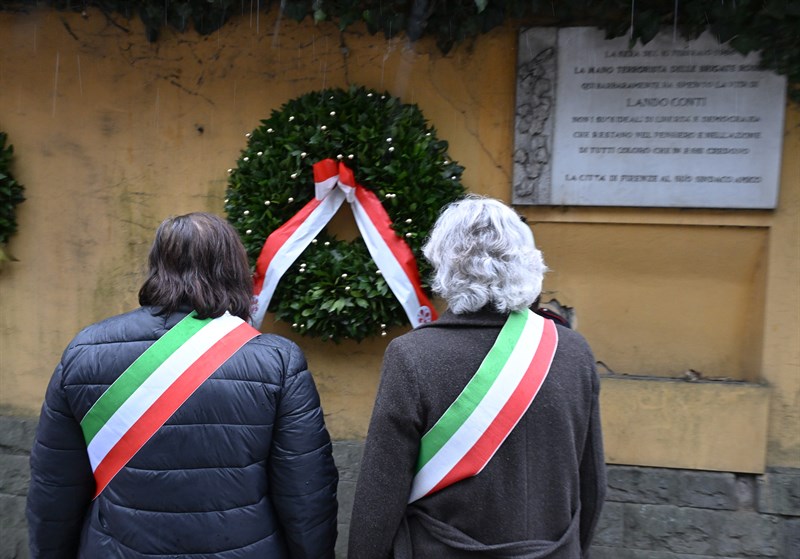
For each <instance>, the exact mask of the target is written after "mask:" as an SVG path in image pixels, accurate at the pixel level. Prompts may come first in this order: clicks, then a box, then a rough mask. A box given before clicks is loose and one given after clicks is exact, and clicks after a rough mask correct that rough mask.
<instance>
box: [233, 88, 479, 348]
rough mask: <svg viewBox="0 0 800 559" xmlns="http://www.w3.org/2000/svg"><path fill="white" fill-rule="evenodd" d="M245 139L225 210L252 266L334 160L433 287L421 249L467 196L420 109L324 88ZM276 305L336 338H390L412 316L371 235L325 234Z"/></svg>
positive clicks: (302, 328)
mask: <svg viewBox="0 0 800 559" xmlns="http://www.w3.org/2000/svg"><path fill="white" fill-rule="evenodd" d="M246 136H247V137H248V142H247V147H246V148H245V149H244V150H243V151H242V153H241V155H240V157H239V159H238V161H237V166H236V168H233V169H229V170H228V173H229V179H228V189H227V198H226V200H225V211H226V213H227V216H228V220H229V221H230V223H231V224H233V226H234V227H235V228H236V229H237V231H238V232H239V234H240V235H241V238H242V241H243V242H244V245H245V248H246V249H247V253H248V256H249V258H250V261H251V264H253V265H254V264H255V261H256V259H257V257H258V255H259V253H260V251H261V248H262V246H263V244H264V241H265V239H266V238H267V237H268V236H269V235H270V233H272V232H273V231H274V230H275V229H277V228H278V227H280V226H281V225H282V224H284V223H285V222H286V221H287V220H288V219H289V218H291V217H292V216H293V215H294V214H296V213H297V212H298V211H299V210H300V209H301V208H302V207H303V206H304V205H305V204H306V203H307V202H308V201H309V200H311V198H312V197H313V196H314V178H313V171H312V166H313V164H314V163H316V162H317V161H320V160H322V159H326V158H333V159H338V160H341V161H344V162H345V163H346V164H347V166H349V167H350V168H351V169H352V170H353V172H354V174H355V178H356V180H357V181H358V182H359V183H360V184H361V185H362V186H364V187H365V188H367V189H370V190H372V191H373V192H375V194H376V195H377V196H378V198H379V199H380V200H381V202H382V204H383V206H384V208H385V209H386V212H387V213H388V214H389V217H390V218H391V219H392V227H393V228H394V230H395V231H396V232H397V234H398V235H400V236H401V237H402V238H403V239H404V240H405V241H406V242H407V243H408V245H409V247H410V248H411V250H412V251H413V252H414V255H415V257H416V259H417V265H418V266H419V269H420V275H421V277H422V279H423V288H424V289H426V290H427V289H428V285H427V282H426V279H425V278H426V277H427V276H428V274H429V272H430V268H429V265H428V263H427V262H426V261H425V259H424V258H423V257H422V254H421V247H422V244H423V243H424V241H425V239H426V237H427V235H428V232H429V231H430V228H431V227H432V226H433V223H434V222H435V221H436V218H437V217H438V215H439V212H440V210H441V208H442V207H443V206H445V205H446V204H448V203H449V202H452V201H453V200H455V199H457V198H459V197H460V196H462V195H463V194H464V187H463V186H462V184H461V174H462V172H463V170H464V168H463V167H462V166H460V165H458V164H457V163H456V162H455V161H453V160H452V159H451V158H450V157H449V156H448V154H447V149H448V143H447V142H446V141H444V140H440V139H438V138H437V137H436V131H435V129H434V128H433V127H432V126H431V125H430V124H429V123H428V122H427V121H426V119H425V118H424V116H423V114H422V112H421V111H420V109H419V108H418V107H417V106H416V105H413V104H405V103H402V102H401V101H400V100H399V99H398V98H396V97H393V96H391V95H389V94H388V93H379V92H377V91H374V90H369V89H365V88H355V87H351V88H349V89H348V90H343V89H325V90H321V91H315V92H311V93H308V94H305V95H302V96H300V97H297V98H295V99H293V100H291V101H289V102H287V103H286V104H284V105H283V106H281V108H280V109H279V110H276V111H273V112H272V114H271V116H270V118H269V119H267V120H263V121H261V125H260V126H259V127H258V128H256V129H255V130H253V132H251V133H249V134H247V135H246ZM345 211H347V210H345ZM268 310H269V311H270V312H273V313H275V317H276V318H277V319H278V320H282V321H284V322H287V323H288V324H291V326H292V328H293V329H294V330H295V331H297V332H299V333H301V334H303V335H306V336H311V337H319V338H321V339H323V340H333V341H337V342H338V341H340V340H342V339H353V340H358V341H360V340H363V339H365V338H367V337H370V336H375V335H383V336H385V335H386V333H387V330H388V329H389V328H391V327H392V326H399V325H403V324H407V322H408V320H407V317H406V315H405V313H404V311H403V308H402V307H401V305H400V303H399V302H398V301H397V299H396V298H395V297H394V295H393V294H392V293H391V291H390V290H389V287H388V285H387V284H386V281H385V280H384V279H383V277H382V276H381V274H380V270H378V268H377V266H376V265H375V262H374V261H373V260H372V258H371V256H370V255H369V252H368V251H367V247H366V245H365V244H364V242H363V240H362V239H361V238H357V239H355V240H353V241H345V240H341V239H338V238H337V237H336V236H335V235H334V234H333V233H331V232H329V231H327V230H323V232H322V233H320V235H319V236H318V237H317V238H316V239H315V240H314V241H313V242H312V244H311V245H309V247H308V248H307V249H306V250H305V252H304V253H303V254H302V255H301V256H300V257H299V258H298V259H297V260H296V261H295V263H294V264H293V265H292V267H291V268H289V270H288V271H287V272H286V274H284V276H283V278H282V279H281V281H280V283H279V284H278V287H277V289H276V291H275V295H274V296H273V298H272V301H271V302H270V306H269V309H268Z"/></svg>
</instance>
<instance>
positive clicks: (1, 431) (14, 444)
mask: <svg viewBox="0 0 800 559" xmlns="http://www.w3.org/2000/svg"><path fill="white" fill-rule="evenodd" d="M38 421H39V420H38V418H33V417H14V416H8V415H0V452H3V453H4V454H30V452H31V447H32V446H33V437H34V435H35V434H36V424H37V423H38Z"/></svg>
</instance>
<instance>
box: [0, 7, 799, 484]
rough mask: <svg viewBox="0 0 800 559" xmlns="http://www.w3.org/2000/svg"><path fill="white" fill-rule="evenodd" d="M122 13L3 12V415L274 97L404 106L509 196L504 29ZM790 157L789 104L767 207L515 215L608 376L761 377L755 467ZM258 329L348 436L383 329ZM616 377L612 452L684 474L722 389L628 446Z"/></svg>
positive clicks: (791, 215) (788, 369)
mask: <svg viewBox="0 0 800 559" xmlns="http://www.w3.org/2000/svg"><path fill="white" fill-rule="evenodd" d="M119 23H120V24H122V25H123V26H125V27H127V28H129V29H130V32H125V31H123V30H122V29H120V28H119V27H118V26H115V25H112V24H111V23H110V22H109V21H107V20H106V19H105V18H104V17H103V16H101V15H100V14H98V13H97V12H93V11H90V12H89V14H88V17H87V18H82V17H80V15H78V14H70V13H61V12H55V11H40V12H34V13H32V14H27V15H25V14H10V13H3V12H0V130H3V131H6V132H7V133H8V134H9V139H10V142H11V143H13V144H14V147H15V153H16V158H15V167H14V171H15V176H16V178H17V179H18V180H19V181H20V182H21V183H23V184H24V185H25V187H26V197H27V201H26V202H25V203H24V204H22V205H21V206H19V225H20V230H19V233H18V234H17V235H16V236H15V237H14V238H13V239H12V242H11V244H10V246H9V249H10V251H11V253H12V254H13V255H14V256H16V257H17V258H18V259H19V261H18V262H14V263H12V264H10V265H7V266H5V268H4V269H3V270H2V272H0V313H1V314H2V316H0V406H2V407H3V408H5V409H6V410H10V411H12V412H20V413H35V412H36V411H37V410H38V408H39V405H40V403H41V399H42V396H43V393H44V388H45V386H46V383H47V380H48V378H49V375H50V373H51V372H52V369H53V367H54V366H55V364H56V362H57V361H58V357H59V355H60V352H61V351H62V350H63V348H64V346H65V345H66V344H67V342H68V341H69V340H70V339H71V338H72V336H73V335H74V334H75V333H76V332H77V330H78V329H79V328H81V327H82V326H84V325H86V324H89V323H91V322H93V321H96V320H98V319H101V318H103V317H105V316H108V315H110V314H114V313H117V312H122V311H124V310H127V309H130V308H132V307H133V306H134V305H135V304H136V292H137V290H138V286H139V283H140V281H141V279H142V271H143V265H144V260H145V255H146V253H147V249H148V246H149V243H150V241H151V239H152V234H153V232H154V229H155V227H156V226H157V225H158V223H159V222H160V221H161V220H162V219H163V218H164V217H166V216H168V215H171V214H178V213H184V212H188V211H194V210H206V211H214V212H217V213H222V205H223V202H222V200H223V198H224V190H225V185H226V172H225V171H226V169H227V168H228V167H231V166H233V164H234V163H235V161H236V159H237V157H238V155H239V152H240V150H241V149H243V148H244V147H245V143H246V139H245V137H244V134H245V133H246V132H249V131H251V130H252V129H253V128H255V127H256V126H258V124H259V120H260V119H262V118H265V117H267V116H269V114H270V112H271V111H272V110H274V109H277V108H279V106H280V105H281V104H282V103H284V102H285V101H287V100H289V99H291V98H293V97H296V96H298V95H301V94H303V93H306V92H308V91H312V90H316V89H320V88H323V87H332V86H347V85H349V84H353V85H363V86H366V87H370V88H375V89H379V90H383V89H385V90H388V91H389V92H390V93H391V94H393V95H396V96H399V97H400V98H401V99H402V100H403V101H405V102H412V103H416V104H418V105H419V107H420V108H421V109H422V111H423V112H424V114H425V115H426V117H427V118H428V119H429V120H430V121H431V122H432V124H433V125H434V126H435V127H436V128H437V131H438V134H439V136H440V137H441V138H444V139H447V140H448V141H449V142H450V155H451V156H452V157H453V158H454V159H455V160H457V161H459V162H460V163H461V164H463V165H464V166H465V167H466V171H465V173H464V177H463V180H464V183H465V184H466V186H467V187H468V188H469V189H470V190H472V191H473V192H478V193H484V194H489V195H493V196H496V197H499V198H502V199H504V200H506V201H508V200H509V199H510V184H511V154H512V131H513V118H514V91H515V62H516V60H515V59H516V40H517V37H516V30H515V29H513V28H510V27H509V28H506V29H501V30H496V31H494V32H492V33H490V34H489V35H486V36H484V37H481V38H480V39H479V40H478V41H477V43H476V44H475V45H474V48H470V47H468V46H466V45H465V46H462V47H460V48H458V49H456V50H455V51H454V52H452V53H451V54H449V55H448V56H443V55H441V54H440V53H439V52H438V51H437V50H436V48H435V46H434V45H433V44H432V43H431V42H427V41H422V42H419V43H416V44H414V45H409V44H408V43H407V42H406V41H405V40H404V39H395V40H392V41H388V42H387V41H385V40H384V39H383V37H382V36H370V35H369V34H367V33H365V32H361V31H358V30H357V29H356V30H352V31H348V32H347V33H345V34H343V35H340V34H339V32H338V31H337V29H336V28H335V26H333V25H329V24H325V25H320V26H314V25H313V24H312V23H311V22H304V23H301V24H298V23H295V22H293V21H288V20H280V19H277V18H276V14H275V13H274V11H273V12H272V13H270V14H269V15H263V14H262V15H261V16H260V17H259V18H257V19H255V18H253V19H252V20H251V19H250V18H247V17H245V18H243V19H241V20H235V21H233V22H232V23H230V24H228V25H226V26H224V27H223V28H222V29H221V30H220V31H219V32H217V33H214V34H212V35H210V36H208V37H199V36H197V35H195V34H194V33H192V32H189V33H185V34H178V35H172V34H170V33H166V34H165V35H164V36H163V38H162V39H161V40H160V41H159V42H157V43H154V44H150V43H147V42H146V40H145V38H144V34H143V32H142V30H141V28H140V25H139V24H138V22H135V21H133V22H128V21H119ZM201 127H202V129H203V132H202V133H200V131H199V128H201ZM798 154H800V110H799V109H798V107H797V106H790V107H789V109H788V110H787V121H786V137H785V146H784V158H783V160H784V162H783V169H782V184H781V194H780V205H779V208H778V209H777V210H776V211H774V212H766V211H736V212H734V211H730V212H725V211H711V210H666V209H661V210H658V209H632V208H628V209H618V208H604V209H598V208H567V209H565V208H532V207H525V208H519V210H520V211H521V212H522V213H523V214H525V215H526V217H527V218H528V219H529V221H530V222H531V223H533V227H534V234H535V236H536V238H537V242H538V244H539V246H540V247H541V248H542V250H543V251H544V253H545V258H546V260H547V262H548V264H549V265H550V267H551V268H552V272H551V274H550V275H549V276H548V278H547V279H546V283H545V290H546V292H547V293H548V294H552V295H553V296H555V297H557V298H558V299H559V300H560V301H561V302H563V303H566V304H568V305H571V306H573V307H575V309H576V311H577V316H578V329H579V330H580V331H581V332H582V333H583V334H584V335H585V336H586V337H587V339H588V340H589V342H590V343H591V344H592V346H593V348H594V350H595V353H596V354H597V358H598V359H599V360H601V361H602V362H603V364H604V365H605V366H606V367H608V369H609V370H611V371H613V372H614V373H615V375H652V376H657V377H658V376H663V377H680V376H681V375H682V374H683V373H684V372H685V371H686V370H687V369H694V370H696V371H699V372H700V373H701V374H702V375H703V376H705V377H715V378H728V379H733V380H736V381H749V382H751V383H764V384H766V385H767V388H766V389H765V390H767V391H768V394H769V396H768V397H765V396H762V395H763V394H764V391H763V390H762V389H759V388H757V387H756V388H754V390H756V391H757V394H759V396H757V397H755V398H756V399H759V398H760V399H759V400H758V401H759V402H763V404H761V405H760V407H758V406H756V407H757V408H758V409H756V410H755V411H754V412H753V414H755V415H756V416H758V417H759V418H764V417H765V414H764V410H765V409H766V408H767V407H768V411H769V420H768V422H767V421H766V419H764V421H762V423H763V428H761V429H760V431H759V433H755V434H754V435H753V437H754V439H753V440H754V441H755V442H754V444H755V445H756V446H758V445H760V447H761V448H759V449H756V450H755V451H754V452H757V453H758V454H759V457H760V458H759V460H760V463H761V464H763V463H764V462H765V458H764V456H766V463H767V464H769V465H775V466H795V467H797V466H800V440H798V439H799V438H800V437H799V436H798V433H800V406H798V400H800V365H798V364H799V363H800V312H798V311H800V287H799V286H798V283H800V282H798V278H800V244H799V243H800V240H799V239H800V224H799V221H800V219H799V218H798V216H800V158H798V157H797V155H798ZM265 324H266V323H265ZM274 329H275V331H277V332H279V333H282V334H285V335H287V336H289V337H291V338H293V339H295V340H296V341H298V342H299V343H300V344H301V345H302V346H303V348H304V349H305V350H306V353H307V356H308V359H309V363H310V366H311V368H312V370H313V372H314V374H315V378H316V379H317V383H318V385H319V388H320V392H321V395H322V399H323V405H324V408H325V411H326V415H327V418H328V423H329V426H330V428H331V431H332V434H333V435H334V437H336V438H360V437H363V436H364V434H365V431H366V424H367V421H368V418H369V413H370V410H371V406H372V399H373V396H374V392H375V388H376V385H377V379H378V370H379V367H380V360H381V355H382V352H383V349H384V348H385V345H386V343H387V339H375V340H369V341H366V342H363V343H361V344H355V343H343V344H341V345H338V346H337V345H332V344H330V343H323V342H319V341H316V340H307V339H305V338H302V337H298V336H296V335H294V334H292V333H291V332H289V331H288V330H287V328H286V327H285V325H281V324H277V325H275V327H274ZM399 333H401V331H400V330H397V331H392V332H390V334H391V336H394V335H397V334H399ZM391 336H390V337H391ZM603 370H605V369H603ZM616 378H617V377H614V378H613V379H611V380H608V381H604V389H603V390H604V401H603V406H604V410H605V409H608V417H609V420H608V421H606V424H607V425H608V429H607V433H606V438H607V445H608V446H609V450H610V453H609V456H612V457H613V456H624V458H621V459H620V460H621V461H626V462H632V463H648V462H647V460H650V459H651V458H648V459H647V460H645V457H646V456H649V457H652V456H654V455H657V454H658V453H654V452H652V451H653V450H654V448H653V447H655V446H666V447H671V446H674V444H673V443H675V441H677V443H678V444H680V448H679V449H678V450H676V453H678V454H681V455H682V456H685V458H684V459H680V460H677V462H675V464H677V465H678V466H681V465H683V466H685V467H703V464H702V463H701V464H700V465H699V466H698V465H697V463H696V462H693V461H692V458H691V457H692V456H693V455H694V454H696V453H695V452H694V448H696V447H697V445H701V446H702V444H703V441H704V440H706V439H707V438H708V437H715V438H719V437H720V436H722V437H724V436H726V435H729V434H731V429H732V428H733V426H732V425H730V424H729V423H728V422H726V421H725V419H724V418H725V417H727V416H726V415H725V414H724V413H719V414H714V413H713V410H714V407H715V406H717V407H719V409H721V410H722V409H728V408H729V406H730V405H731V402H732V401H734V400H735V399H734V400H732V399H731V397H717V396H716V395H715V392H714V390H713V389H710V390H709V389H706V390H703V391H702V393H701V392H699V391H698V392H694V393H692V394H693V396H694V398H693V400H692V402H693V404H692V405H693V406H695V407H696V409H698V410H699V409H703V410H705V411H704V414H703V417H704V418H707V417H708V416H710V417H712V418H713V417H717V418H718V419H719V424H717V425H716V429H715V430H713V433H712V434H710V435H709V434H707V433H706V434H704V433H699V434H697V435H696V436H693V438H691V439H690V441H688V442H686V441H683V442H681V441H680V439H679V438H676V437H673V439H670V440H667V441H665V440H664V439H663V437H662V438H661V439H653V441H652V442H650V443H649V445H648V443H647V437H646V436H645V437H644V441H645V442H642V441H637V445H639V446H641V445H642V444H644V447H645V448H644V449H643V450H642V452H638V451H636V449H635V447H634V445H632V444H631V443H629V442H626V437H625V434H624V432H621V430H620V429H619V428H617V427H616V426H617V425H619V423H618V422H619V421H622V422H623V423H624V422H625V421H626V418H627V420H628V421H641V416H637V415H627V416H626V415H625V413H624V410H626V409H628V407H627V406H629V404H630V401H631V399H634V400H637V401H644V400H646V399H647V397H648V396H650V395H651V393H650V392H648V389H647V388H646V387H645V386H643V385H642V384H641V383H640V384H638V385H635V387H634V388H630V386H629V385H628V384H625V390H622V389H619V388H616V387H615V386H616V385H614V383H613V382H612V380H614V379H616ZM674 384H675V383H674V381H665V382H664V383H662V384H660V385H659V386H672V385H674ZM692 386H694V385H692ZM684 388H685V386H681V387H680V389H679V390H683V389H684ZM659 390H661V388H659ZM665 390H668V391H669V390H670V389H669V388H666V389H665ZM670 394H671V395H672V396H673V397H674V396H676V395H679V393H677V392H674V391H673V392H670ZM736 394H737V395H738V394H739V393H738V392H737V393H736ZM753 394H756V392H753ZM737 397H739V396H737ZM668 400H669V399H668V398H666V397H665V399H664V401H668ZM633 407H636V406H633ZM638 407H639V408H641V406H638ZM621 410H623V411H621ZM709 410H710V413H709ZM621 413H622V415H620V414H621ZM612 420H613V421H612ZM704 437H705V438H704ZM648 446H649V447H650V448H649V449H648V448H647V447H648ZM631 450H632V452H631ZM620 453H621V454H620ZM737 453H738V454H736V453H735V454H734V456H733V457H732V459H731V461H732V462H731V463H733V464H736V463H737V460H738V462H739V463H741V464H744V463H745V462H747V463H748V464H752V463H754V462H753V460H751V459H750V457H749V456H744V455H747V454H748V451H747V450H739V451H737ZM673 454H674V453H673ZM671 456H672V455H671ZM737 456H738V457H739V458H737ZM673 458H674V456H673ZM745 458H747V460H745ZM659 460H660V459H659ZM675 464H673V463H672V462H671V463H670V464H669V465H675ZM664 465H667V464H664ZM750 467H751V469H752V468H753V467H755V466H750ZM732 468H733V469H735V466H733V467H732ZM742 468H743V466H742ZM756 469H757V467H756ZM746 471H750V470H746Z"/></svg>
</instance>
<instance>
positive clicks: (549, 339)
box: [427, 320, 558, 495]
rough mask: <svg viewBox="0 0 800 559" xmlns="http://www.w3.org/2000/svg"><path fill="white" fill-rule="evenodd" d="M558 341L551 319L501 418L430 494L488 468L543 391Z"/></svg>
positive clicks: (497, 418)
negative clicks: (487, 465) (542, 387)
mask: <svg viewBox="0 0 800 559" xmlns="http://www.w3.org/2000/svg"><path fill="white" fill-rule="evenodd" d="M557 342H558V335H557V333H556V327H555V325H554V324H553V322H552V321H551V320H545V321H544V326H543V330H542V338H541V341H540V343H539V347H538V348H537V349H536V353H535V354H534V356H533V359H532V360H531V364H530V365H529V366H528V369H527V370H526V371H525V374H524V375H523V377H522V380H521V381H520V383H519V387H518V388H517V390H515V391H514V393H513V394H512V395H511V397H510V398H509V399H508V401H507V402H506V403H505V405H504V406H503V408H502V409H501V410H500V413H498V414H497V417H496V418H495V419H494V421H493V422H492V423H491V425H489V427H488V428H487V429H486V431H485V432H484V433H483V435H481V437H480V438H479V439H478V440H477V441H476V442H475V444H474V445H473V446H472V448H471V449H469V451H467V453H466V454H465V455H464V457H463V458H462V459H461V460H460V461H459V462H458V463H457V464H456V465H455V466H453V469H452V470H450V472H449V473H448V474H447V475H446V476H445V477H444V478H442V481H440V482H439V483H438V484H436V486H435V487H434V488H433V489H431V490H430V491H428V493H427V494H428V495H430V494H432V493H435V492H436V491H439V490H440V489H443V488H445V487H447V486H448V485H452V484H453V483H455V482H457V481H460V480H462V479H465V478H468V477H470V476H474V475H476V474H478V473H479V472H480V471H481V470H482V469H483V468H484V466H486V464H487V462H489V460H490V459H491V458H492V456H494V453H495V452H497V449H498V448H500V445H501V444H503V441H505V439H506V437H508V435H509V433H511V430H512V429H514V427H515V426H516V424H517V423H518V422H519V420H520V419H521V418H522V416H523V415H524V414H525V411H526V410H527V409H528V407H529V406H530V405H531V402H532V401H533V399H534V398H535V397H536V393H537V392H538V391H539V388H541V386H542V383H543V382H544V378H545V376H546V375H547V372H548V371H549V370H550V364H551V363H552V360H553V355H554V349H555V346H556V343H557Z"/></svg>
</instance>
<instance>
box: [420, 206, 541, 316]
mask: <svg viewBox="0 0 800 559" xmlns="http://www.w3.org/2000/svg"><path fill="white" fill-rule="evenodd" d="M422 251H423V254H424V255H425V258H427V259H428V261H429V262H430V263H431V264H432V265H433V268H434V277H433V282H432V285H431V287H432V289H433V291H434V293H436V294H438V295H439V296H441V297H442V298H443V299H444V300H445V301H447V304H448V306H449V308H450V310H451V311H452V312H454V313H456V314H463V313H468V312H474V311H477V310H479V309H481V308H483V307H485V306H487V305H491V306H492V307H493V308H494V309H495V310H497V311H498V312H501V313H507V312H511V311H519V310H522V309H525V308H527V307H530V306H531V305H532V304H533V302H534V301H535V300H536V298H537V297H538V296H539V294H540V293H541V291H542V280H543V279H544V274H545V272H547V266H546V265H545V263H544V260H543V258H542V253H541V251H539V250H538V249H537V248H536V245H535V243H534V240H533V233H532V232H531V229H530V227H529V226H528V225H526V224H525V223H524V222H523V221H522V219H521V218H520V216H519V215H518V214H517V213H516V212H515V211H514V210H512V209H511V208H509V207H508V206H506V205H505V204H503V203H502V202H500V201H499V200H495V199H493V198H487V197H484V196H476V195H470V196H467V197H465V198H463V199H461V200H457V201H456V202H453V203H452V204H450V205H448V206H447V207H446V208H445V209H444V211H443V212H442V214H441V215H440V216H439V219H438V220H437V221H436V223H435V224H434V226H433V229H432V230H431V233H430V238H429V239H428V241H427V242H426V243H425V246H424V247H423V248H422Z"/></svg>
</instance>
